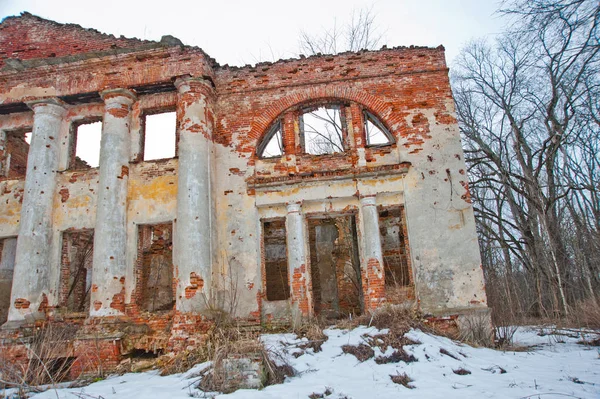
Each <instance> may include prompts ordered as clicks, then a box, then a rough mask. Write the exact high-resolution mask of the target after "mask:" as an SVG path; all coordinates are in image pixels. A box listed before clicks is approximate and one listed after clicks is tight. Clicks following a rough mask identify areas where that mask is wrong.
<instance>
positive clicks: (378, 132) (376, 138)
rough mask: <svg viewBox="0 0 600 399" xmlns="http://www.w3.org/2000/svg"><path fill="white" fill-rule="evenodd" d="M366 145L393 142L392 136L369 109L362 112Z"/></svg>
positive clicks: (382, 144)
mask: <svg viewBox="0 0 600 399" xmlns="http://www.w3.org/2000/svg"><path fill="white" fill-rule="evenodd" d="M364 119H365V137H366V139H367V146H386V145H390V144H393V143H394V137H393V136H392V134H391V133H390V132H389V131H388V130H387V129H386V128H385V126H383V123H381V121H380V120H379V119H377V117H375V115H373V114H372V113H370V112H369V111H365V112H364Z"/></svg>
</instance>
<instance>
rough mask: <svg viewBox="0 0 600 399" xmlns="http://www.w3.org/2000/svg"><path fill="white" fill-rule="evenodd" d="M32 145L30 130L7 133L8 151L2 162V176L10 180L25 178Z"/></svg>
mask: <svg viewBox="0 0 600 399" xmlns="http://www.w3.org/2000/svg"><path fill="white" fill-rule="evenodd" d="M30 144H31V130H30V129H20V130H15V131H10V132H6V144H5V146H6V151H5V152H4V154H5V155H4V159H3V160H2V166H3V167H2V170H1V172H2V173H1V175H3V176H5V177H8V178H10V179H18V178H21V177H24V176H25V174H26V172H27V157H28V156H29V145H30Z"/></svg>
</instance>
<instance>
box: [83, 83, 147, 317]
mask: <svg viewBox="0 0 600 399" xmlns="http://www.w3.org/2000/svg"><path fill="white" fill-rule="evenodd" d="M100 95H101V96H102V99H103V100H104V103H105V111H104V119H103V121H102V140H101V142H100V167H99V170H100V179H99V183H98V200H97V205H96V226H95V231H94V257H93V268H92V290H91V291H92V292H91V306H90V316H92V317H99V316H121V315H123V314H124V311H125V274H126V264H127V261H126V246H127V245H126V244H127V229H126V227H127V182H128V180H129V148H130V139H129V127H130V125H131V106H132V104H133V103H134V102H135V101H136V96H135V94H134V93H133V92H131V91H129V90H125V89H110V90H105V91H103V92H102V93H100Z"/></svg>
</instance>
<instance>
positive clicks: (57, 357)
mask: <svg viewBox="0 0 600 399" xmlns="http://www.w3.org/2000/svg"><path fill="white" fill-rule="evenodd" d="M76 330H77V327H76V326H73V325H55V324H46V325H43V326H41V327H39V328H36V329H35V330H34V331H33V334H32V336H31V337H28V338H27V339H23V340H22V344H23V345H24V347H25V348H26V351H27V355H26V359H23V361H22V362H18V361H17V362H14V361H11V360H9V359H8V358H7V357H6V356H5V353H4V351H0V377H1V378H0V379H1V380H2V381H1V384H0V386H2V387H5V388H16V389H17V390H18V391H19V395H21V396H20V397H25V396H26V395H27V394H28V393H31V392H40V391H41V390H45V389H48V388H52V387H54V386H56V384H57V383H59V382H64V381H67V380H69V379H70V377H71V369H72V367H73V363H74V361H75V354H74V353H73V348H72V346H71V342H72V340H73V338H74V337H75V332H76ZM42 385H44V386H45V387H44V388H43V389H42V388H41V387H40V386H42Z"/></svg>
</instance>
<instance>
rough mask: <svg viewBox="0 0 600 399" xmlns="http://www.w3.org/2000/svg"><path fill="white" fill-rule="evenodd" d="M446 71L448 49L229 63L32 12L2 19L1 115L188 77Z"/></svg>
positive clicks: (278, 82) (229, 83)
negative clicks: (30, 104) (41, 102)
mask: <svg viewBox="0 0 600 399" xmlns="http://www.w3.org/2000/svg"><path fill="white" fill-rule="evenodd" d="M445 69H447V67H446V64H445V58H444V48H443V47H442V46H439V47H437V48H427V47H412V46H411V47H401V48H392V49H387V48H384V49H382V50H379V51H360V52H356V53H353V52H347V53H341V54H337V55H321V54H317V55H313V56H310V57H304V56H300V58H298V59H289V60H279V61H277V62H273V63H259V64H257V65H254V66H250V65H246V66H244V67H230V66H228V65H224V66H220V65H219V64H217V63H216V62H215V61H214V60H213V59H212V58H210V57H209V56H208V55H207V54H206V53H204V51H202V49H200V48H198V47H191V46H184V45H183V44H182V43H181V42H180V41H179V40H178V39H176V38H174V37H171V36H165V37H163V39H162V40H161V41H160V42H156V41H148V40H139V39H129V38H125V37H123V36H121V37H115V36H113V35H108V34H104V33H100V32H98V31H96V30H94V29H85V28H82V27H81V26H79V25H75V24H60V23H57V22H54V21H50V20H46V19H43V18H40V17H37V16H34V15H31V14H29V13H23V14H22V15H21V16H17V17H8V18H6V19H4V20H3V21H2V23H0V78H2V79H0V113H1V114H7V113H14V112H24V111H27V110H28V108H27V106H26V105H25V102H26V101H29V100H32V99H36V98H41V97H59V98H60V99H62V100H63V101H65V102H66V103H67V104H80V103H89V102H100V101H101V100H100V97H99V95H98V92H100V91H102V90H104V89H109V88H123V87H125V88H129V89H133V90H135V91H137V92H138V94H140V95H144V94H152V93H156V92H165V91H175V88H174V86H173V81H174V79H175V77H177V76H183V75H192V76H202V77H205V78H208V79H209V80H211V81H212V82H213V83H214V84H215V85H216V88H217V92H219V93H227V92H239V91H246V90H253V89H256V88H257V87H261V88H263V89H267V88H270V89H274V88H278V87H284V86H290V85H292V86H294V85H298V84H315V83H320V82H330V81H332V80H346V79H350V80H353V79H364V78H373V77H376V76H383V75H390V74H411V73H418V72H424V71H439V70H445ZM25 72H26V73H25Z"/></svg>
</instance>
